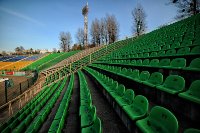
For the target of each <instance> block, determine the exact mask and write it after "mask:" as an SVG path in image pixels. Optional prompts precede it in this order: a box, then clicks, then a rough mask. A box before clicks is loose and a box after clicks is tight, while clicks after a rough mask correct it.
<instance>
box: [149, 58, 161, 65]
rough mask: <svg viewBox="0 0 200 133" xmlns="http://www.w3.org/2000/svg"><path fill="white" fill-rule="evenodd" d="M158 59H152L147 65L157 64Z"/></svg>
mask: <svg viewBox="0 0 200 133" xmlns="http://www.w3.org/2000/svg"><path fill="white" fill-rule="evenodd" d="M158 64H159V60H158V59H152V60H151V61H150V63H149V66H158Z"/></svg>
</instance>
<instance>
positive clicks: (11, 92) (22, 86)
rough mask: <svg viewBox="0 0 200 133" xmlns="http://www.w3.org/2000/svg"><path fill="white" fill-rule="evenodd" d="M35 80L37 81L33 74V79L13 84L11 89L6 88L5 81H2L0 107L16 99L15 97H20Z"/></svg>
mask: <svg viewBox="0 0 200 133" xmlns="http://www.w3.org/2000/svg"><path fill="white" fill-rule="evenodd" d="M36 79H37V74H35V76H34V77H32V78H29V79H27V80H25V81H23V82H21V83H19V84H16V83H14V85H13V86H11V87H8V86H7V85H5V84H6V83H5V82H6V81H4V82H3V83H2V85H1V89H0V94H1V98H0V99H1V100H0V106H1V105H3V104H5V103H7V102H8V101H10V100H12V99H14V98H16V97H17V96H19V95H21V94H22V93H23V92H25V91H26V90H27V89H28V88H29V87H30V86H32V85H33V84H34V82H35V81H36Z"/></svg>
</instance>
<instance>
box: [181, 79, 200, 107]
mask: <svg viewBox="0 0 200 133" xmlns="http://www.w3.org/2000/svg"><path fill="white" fill-rule="evenodd" d="M178 95H179V96H180V97H182V98H184V99H187V100H190V101H192V102H195V103H198V104H200V80H195V81H193V82H192V84H191V85H190V87H189V89H188V90H187V91H186V92H182V93H179V94H178Z"/></svg>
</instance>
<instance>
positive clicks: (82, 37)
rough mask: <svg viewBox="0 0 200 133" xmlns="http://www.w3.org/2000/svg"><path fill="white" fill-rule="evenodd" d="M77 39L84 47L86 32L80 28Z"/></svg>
mask: <svg viewBox="0 0 200 133" xmlns="http://www.w3.org/2000/svg"><path fill="white" fill-rule="evenodd" d="M75 37H76V40H77V43H78V44H80V45H84V30H83V29H82V28H78V31H77V33H76V36H75Z"/></svg>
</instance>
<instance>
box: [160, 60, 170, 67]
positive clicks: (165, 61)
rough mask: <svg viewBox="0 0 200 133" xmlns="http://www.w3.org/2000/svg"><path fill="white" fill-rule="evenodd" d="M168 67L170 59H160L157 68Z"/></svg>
mask: <svg viewBox="0 0 200 133" xmlns="http://www.w3.org/2000/svg"><path fill="white" fill-rule="evenodd" d="M169 65H170V59H161V60H160V63H159V66H169Z"/></svg>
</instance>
